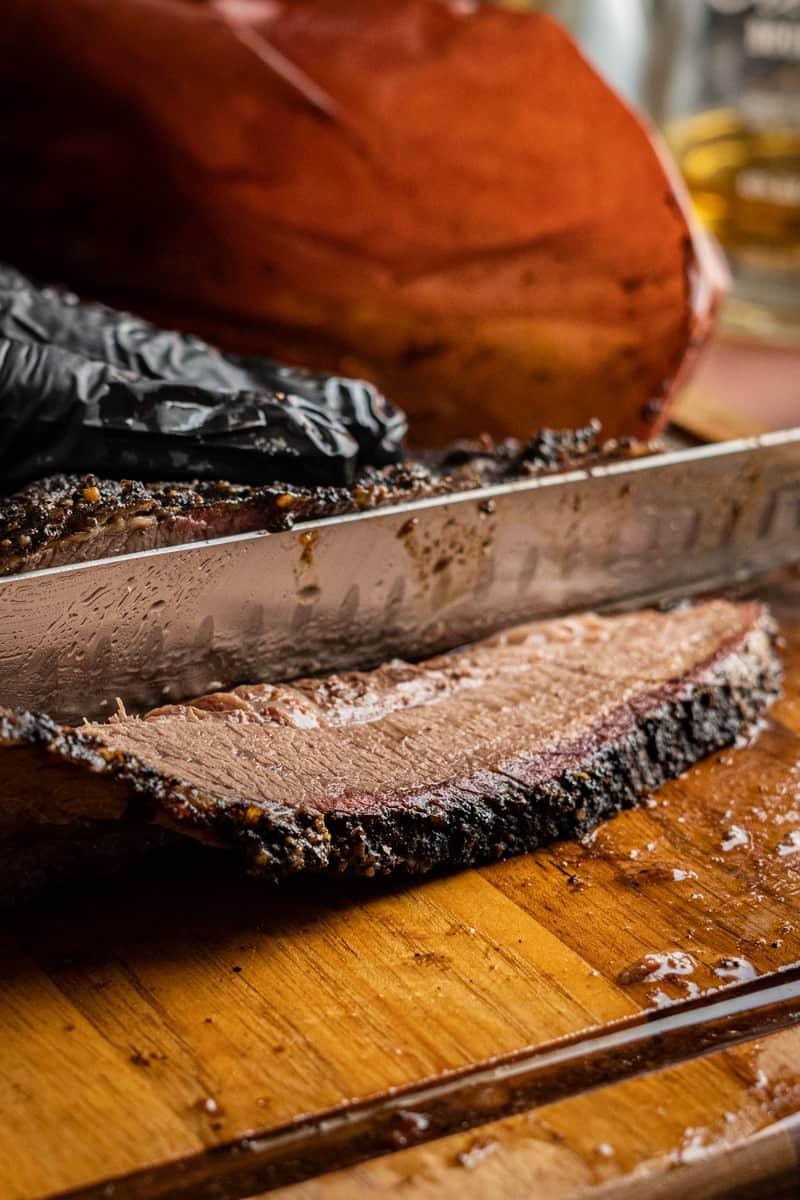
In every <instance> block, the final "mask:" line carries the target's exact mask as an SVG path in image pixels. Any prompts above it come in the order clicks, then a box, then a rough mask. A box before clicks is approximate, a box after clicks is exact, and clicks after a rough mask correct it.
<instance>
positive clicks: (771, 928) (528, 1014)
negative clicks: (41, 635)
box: [0, 575, 800, 1200]
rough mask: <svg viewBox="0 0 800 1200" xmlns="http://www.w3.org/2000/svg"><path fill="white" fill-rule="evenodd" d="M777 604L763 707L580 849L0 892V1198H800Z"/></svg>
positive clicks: (792, 602) (797, 922) (792, 857)
mask: <svg viewBox="0 0 800 1200" xmlns="http://www.w3.org/2000/svg"><path fill="white" fill-rule="evenodd" d="M758 594H761V595H763V596H764V598H766V599H768V600H769V601H770V602H771V603H772V604H773V606H774V609H775V611H776V613H777V615H778V616H779V618H780V620H781V624H782V627H783V631H784V635H785V637H786V652H785V661H786V668H787V676H786V689H785V695H784V698H783V699H782V700H781V701H780V702H779V703H778V704H777V705H776V707H775V708H774V709H773V712H772V714H771V716H770V719H769V721H768V723H767V724H766V725H765V727H764V729H763V730H762V731H761V732H760V734H759V735H758V737H757V738H756V740H755V741H754V743H753V744H752V745H750V746H747V747H742V748H739V749H734V750H731V751H729V752H725V753H723V754H719V755H716V756H714V757H713V758H712V759H710V760H708V761H707V762H705V763H703V764H701V765H700V766H698V767H696V768H694V769H693V770H691V771H690V772H689V773H688V774H687V775H686V776H685V777H683V778H682V779H680V780H677V781H675V782H674V783H671V784H669V785H667V786H666V787H665V788H663V789H662V790H661V791H660V792H659V793H658V795H657V797H656V798H655V799H654V801H653V803H652V806H651V807H649V808H645V809H642V810H639V811H636V812H630V813H625V814H623V815H622V816H620V817H618V818H617V819H615V820H614V821H612V822H609V823H608V824H606V825H605V826H603V827H602V828H601V829H600V830H599V831H598V832H597V833H596V835H595V836H594V837H593V838H592V839H590V840H589V841H588V842H587V843H586V844H584V845H581V844H579V843H572V842H570V843H562V844H560V845H556V846H553V847H551V848H549V849H546V850H542V851H539V852H537V853H536V854H532V855H528V856H526V857H523V858H517V859H514V860H511V861H509V862H506V863H500V864H494V865H492V866H489V867H486V868H483V869H481V870H476V871H468V872H463V873H461V874H458V875H453V876H451V877H443V878H434V879H429V880H426V881H423V882H418V883H413V884H403V883H395V884H391V885H387V884H385V883H376V882H374V881H364V882H356V883H352V882H350V883H348V882H345V881H333V882H329V883H321V882H319V881H316V882H314V881H295V882H293V883H291V884H289V885H288V886H285V887H282V888H276V889H268V888H265V887H263V886H259V885H257V884H255V883H252V882H248V881H246V880H241V879H238V878H236V877H235V876H232V875H231V874H229V873H227V871H226V870H225V869H224V868H223V867H220V869H219V871H218V872H217V873H214V874H213V875H210V876H207V877H205V878H203V879H197V878H172V879H164V878H152V879H142V878H140V879H138V880H135V881H130V880H128V881H124V880H120V881H118V882H117V883H115V884H114V885H113V886H112V885H105V886H104V887H103V888H102V889H98V890H97V891H96V892H94V893H92V894H88V895H84V896H82V897H76V898H73V899H71V900H70V901H69V902H68V903H67V902H63V903H61V904H60V905H58V906H54V905H52V904H49V905H42V906H41V907H40V908H38V909H37V910H28V911H26V912H24V913H23V912H20V913H17V914H15V915H13V916H11V917H10V916H8V915H7V914H6V915H5V918H4V921H3V926H2V928H0V1114H2V1120H0V1200H23V1198H24V1200H31V1198H33V1197H37V1198H38V1197H52V1196H56V1195H63V1194H64V1193H68V1194H69V1195H72V1196H80V1197H87V1198H88V1197H92V1198H94V1197H98V1198H99V1197H113V1198H114V1200H156V1198H158V1200H164V1198H167V1197H169V1198H172V1197H180V1198H185V1200H189V1198H191V1200H206V1198H208V1200H211V1198H212V1197H213V1198H214V1200H227V1198H231V1200H232V1198H234V1197H246V1196H255V1195H257V1194H262V1193H263V1192H265V1191H267V1190H271V1194H272V1195H274V1196H279V1197H281V1200H340V1198H341V1200H349V1198H351V1197H352V1198H353V1200H360V1198H361V1197H367V1196H370V1197H372V1196H374V1195H375V1194H379V1195H380V1194H383V1193H389V1194H395V1193H397V1194H399V1195H401V1196H406V1195H409V1196H415V1197H416V1196H419V1197H424V1198H428V1197H430V1198H431V1200H434V1198H436V1200H438V1198H442V1200H444V1198H445V1197H447V1198H449V1197H452V1196H454V1195H458V1197H459V1200H470V1198H471V1197H496V1196H503V1197H523V1196H524V1197H529V1196H546V1197H558V1198H562V1197H564V1198H565V1197H579V1196H581V1197H593V1198H594V1197H600V1196H602V1197H604V1198H605V1197H617V1196H619V1197H620V1198H622V1197H627V1196H628V1195H630V1196H634V1195H636V1196H639V1195H642V1194H646V1195H648V1196H659V1197H660V1196H663V1197H672V1196H681V1197H683V1196H686V1195H692V1196H695V1195H696V1196H703V1197H712V1196H713V1197H716V1196H723V1195H725V1196H733V1195H736V1196H742V1197H743V1196H745V1195H746V1196H763V1197H765V1198H766V1197H770V1198H772V1197H779V1196H784V1195H785V1196H795V1195H797V1194H798V1186H800V1185H799V1184H798V1179H800V1175H798V1172H799V1171H800V1166H799V1165H798V1164H800V1028H796V1027H795V1026H796V1025H797V1024H798V1023H800V579H798V578H793V577H791V576H788V575H787V576H783V577H781V578H779V579H778V580H774V581H772V582H771V583H770V584H769V585H766V584H765V585H764V587H763V588H760V589H758ZM643 1181H646V1182H647V1190H646V1191H645V1192H642V1190H641V1189H642V1186H643Z"/></svg>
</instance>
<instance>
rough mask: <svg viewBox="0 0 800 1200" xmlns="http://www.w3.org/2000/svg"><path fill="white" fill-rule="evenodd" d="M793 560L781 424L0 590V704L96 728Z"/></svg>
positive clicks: (50, 573) (25, 580)
mask: <svg viewBox="0 0 800 1200" xmlns="http://www.w3.org/2000/svg"><path fill="white" fill-rule="evenodd" d="M799 559H800V429H795V430H791V431H788V432H785V433H776V434H770V435H766V436H764V437H761V438H754V439H747V440H746V441H739V442H729V443H723V444H721V445H715V446H709V447H700V448H698V449H692V450H684V451H677V452H674V453H668V454H663V455H659V456H656V457H652V458H644V459H639V460H634V461H631V462H620V463H616V464H612V465H609V466H604V467H599V468H596V469H594V470H592V471H588V472H587V471H573V472H570V473H569V474H564V475H559V476H550V477H546V478H540V479H532V480H527V481H523V482H519V483H514V484H506V485H502V486H498V487H491V488H485V489H481V490H480V491H474V492H469V493H464V494H461V495H458V496H453V497H449V498H446V497H445V498H437V499H432V500H426V501H422V502H416V503H413V504H407V505H402V506H397V507H394V508H387V509H383V510H378V511H375V512H370V513H365V514H361V515H356V516H347V517H338V518H331V519H329V520H324V521H316V522H312V523H309V524H306V525H303V526H298V527H297V528H296V529H294V530H292V531H291V532H288V533H278V534H244V535H240V536H236V537H228V538H220V539H217V540H215V541H208V542H202V543H198V544H195V545H191V546H184V547H177V548H174V549H170V550H155V551H146V552H144V553H141V554H133V555H126V556H124V557H120V558H115V559H105V560H102V561H99V562H94V563H85V564H76V565H75V566H71V567H58V568H53V569H51V570H44V571H38V572H31V573H29V574H27V575H18V576H13V577H10V578H7V579H3V580H0V703H3V704H6V705H22V706H24V707H26V708H31V709H37V710H42V711H45V712H49V713H51V714H52V715H53V716H56V717H58V718H59V719H61V720H65V721H78V720H80V719H81V718H82V717H84V716H86V717H92V718H94V717H102V716H103V715H107V714H109V713H110V712H111V711H113V707H114V701H115V698H116V697H118V696H119V697H121V698H122V699H123V700H124V701H125V703H126V705H127V706H128V707H129V708H131V709H134V710H135V709H137V708H138V709H141V708H144V707H150V706H153V705H156V704H159V703H163V702H165V701H167V700H175V699H178V698H181V697H186V696H189V695H197V694H199V693H201V692H204V691H208V690H210V689H214V688H218V687H221V686H229V685H231V684H234V683H238V682H242V681H251V682H252V681H256V680H270V679H278V678H290V677H292V676H296V675H298V674H305V673H310V672H314V671H319V670H323V669H331V668H344V667H353V666H368V665H371V664H374V663H376V662H378V661H380V660H381V659H385V658H387V657H391V656H393V655H403V656H408V657H414V656H419V655H422V654H427V653H431V652H434V651H437V650H443V649H447V648H449V647H452V646H455V645H458V644H459V643H461V642H464V641H468V640H470V639H473V638H476V637H480V636H482V635H485V634H487V633H490V632H492V631H493V630H496V629H498V628H502V627H503V626H506V625H510V624H513V623H514V622H517V621H523V620H529V619H531V618H536V617H542V616H546V615H550V614H556V613H563V612H567V611H574V610H579V609H583V608H590V607H591V608H605V607H609V606H620V605H624V604H631V603H644V602H647V601H651V600H654V599H665V598H666V599H668V598H674V597H677V596H680V595H686V594H689V593H691V592H694V591H698V590H705V589H707V588H714V587H717V586H722V585H727V584H731V583H734V582H736V581H738V580H743V579H746V578H748V577H750V576H752V575H754V574H757V573H759V572H762V571H765V570H768V569H770V568H772V567H777V566H781V565H783V564H786V563H790V562H794V561H796V560H799Z"/></svg>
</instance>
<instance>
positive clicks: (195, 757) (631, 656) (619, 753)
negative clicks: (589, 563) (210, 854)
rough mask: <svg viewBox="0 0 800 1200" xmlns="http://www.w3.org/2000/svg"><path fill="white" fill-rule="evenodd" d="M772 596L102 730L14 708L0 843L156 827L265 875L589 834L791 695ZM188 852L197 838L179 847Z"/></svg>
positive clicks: (243, 694)
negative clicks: (785, 685)
mask: <svg viewBox="0 0 800 1200" xmlns="http://www.w3.org/2000/svg"><path fill="white" fill-rule="evenodd" d="M779 680H780V667H779V663H778V659H777V657H776V654H775V650H774V627H773V625H772V622H771V620H770V618H769V616H768V614H767V612H766V610H765V609H764V608H763V607H762V606H761V605H759V604H755V603H748V604H733V603H728V602H725V601H713V602H708V603H704V604H700V605H698V606H696V607H694V608H686V609H680V610H675V611H672V612H669V613H664V614H662V613H657V612H654V611H643V612H639V613H634V614H630V615H623V616H618V617H611V618H600V617H597V616H593V615H588V616H581V617H575V618H569V619H561V620H556V621H550V622H543V623H537V624H531V625H525V626H521V627H519V628H517V629H514V630H511V631H509V632H506V633H503V634H501V635H498V636H496V637H494V638H491V639H488V640H486V641H484V642H479V643H477V644H475V645H473V646H470V647H467V648H466V649H463V650H460V651H457V652H455V653H452V654H449V655H441V656H439V657H436V658H433V659H430V660H428V661H427V662H424V663H421V664H419V665H410V664H408V663H404V662H397V661H395V662H391V663H387V664H386V665H384V666H382V667H379V668H378V669H377V670H375V671H370V672H365V673H361V672H352V673H349V674H343V675H338V676H337V675H333V676H327V677H323V678H316V679H304V680H299V681H296V682H294V683H292V684H281V685H257V686H255V685H254V686H248V687H240V688H236V689H235V690H233V691H231V692H224V693H217V694H214V695H210V696H205V697H201V698H200V699H197V700H193V701H191V702H187V703H186V704H182V705H173V706H169V707H166V708H161V709H157V710H154V711H153V712H151V713H149V714H148V715H147V716H146V717H144V718H129V717H127V716H125V714H124V712H120V714H119V715H118V716H117V717H116V718H113V719H112V720H111V721H109V722H108V723H106V724H101V725H85V726H83V727H81V728H79V729H70V728H64V727H59V726H58V725H56V724H55V723H53V722H52V721H50V720H49V719H48V718H46V717H40V716H35V715H31V714H29V713H24V712H10V711H7V710H6V711H3V710H0V747H2V748H0V794H2V796H3V805H2V807H0V846H5V851H6V854H5V858H6V861H7V862H13V860H14V853H15V852H14V847H15V845H17V846H22V845H24V846H25V847H27V855H28V861H30V860H31V850H30V847H31V846H32V845H33V846H34V847H35V844H36V841H37V839H41V844H42V848H43V850H42V852H43V854H46V853H47V846H48V844H49V841H52V838H53V836H54V835H58V836H59V837H60V838H61V840H62V843H63V837H64V831H65V829H68V828H73V829H74V830H75V833H76V837H81V838H83V839H84V841H86V839H87V838H88V839H89V840H91V839H92V838H94V839H96V840H97V841H102V832H103V830H108V831H109V832H111V833H112V834H113V835H115V836H116V835H118V833H119V830H120V829H121V828H127V829H129V830H131V831H137V830H138V831H141V830H142V829H148V828H149V829H153V827H155V828H156V829H159V830H165V831H168V832H169V833H170V834H171V835H173V836H174V835H176V834H177V835H186V837H188V838H190V839H197V840H199V841H201V842H205V843H208V844H211V845H214V846H220V847H226V848H229V849H232V850H237V851H239V852H240V853H241V854H242V855H243V856H244V858H245V859H246V862H247V865H248V867H249V869H250V870H252V871H254V872H256V873H261V874H263V875H265V876H267V877H271V878H279V877H281V876H283V875H286V874H287V873H289V872H294V871H300V870H312V871H324V870H333V871H349V872H355V873H359V874H366V875H374V874H384V873H388V872H392V871H406V872H415V873H419V872H425V871H428V870H430V869H431V868H433V867H436V866H463V865H467V864H471V863H477V862H482V861H487V860H490V859H496V858H500V857H503V856H505V855H508V854H514V853H519V852H521V851H524V850H529V849H531V848H533V847H536V846H539V845H541V844H543V843H546V842H550V841H552V840H553V839H556V838H563V837H571V836H575V835H580V834H583V833H585V832H586V831H587V830H589V829H591V828H592V826H593V825H595V824H596V823H597V822H598V821H600V820H602V819H603V818H605V817H608V816H610V815H612V814H613V813H615V812H617V811H618V810H619V809H621V808H625V807H628V806H631V805H634V804H636V803H637V802H639V801H640V800H641V799H642V798H643V797H644V796H646V795H647V794H648V793H649V792H650V791H651V790H652V789H653V788H656V787H658V785H659V784H661V783H662V782H663V781H664V780H666V779H668V778H670V777H672V776H675V775H678V774H679V773H680V772H681V771H683V770H684V769H685V768H686V767H687V766H689V765H690V764H692V763H693V762H695V761H696V760H698V759H699V758H702V757H703V756H704V755H705V754H708V753H709V752H710V751H712V750H714V749H716V748H718V747H721V746H725V745H729V744H730V743H732V742H734V741H735V740H736V739H737V738H738V737H739V735H740V734H741V733H742V731H743V729H745V728H746V727H747V725H748V724H749V723H751V722H753V721H754V720H756V719H757V718H758V717H759V715H760V714H761V713H762V712H763V711H764V709H765V708H766V707H767V705H768V704H769V703H770V701H771V700H772V699H773V698H774V696H775V695H776V694H777V692H778V687H779ZM179 840H180V839H179Z"/></svg>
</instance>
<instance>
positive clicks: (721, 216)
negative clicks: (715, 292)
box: [540, 0, 800, 342]
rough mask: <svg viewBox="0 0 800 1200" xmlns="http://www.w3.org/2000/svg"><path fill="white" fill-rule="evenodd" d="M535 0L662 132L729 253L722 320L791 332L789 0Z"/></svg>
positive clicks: (797, 28)
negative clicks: (729, 284) (541, 0)
mask: <svg viewBox="0 0 800 1200" xmlns="http://www.w3.org/2000/svg"><path fill="white" fill-rule="evenodd" d="M540 7H544V8H547V9H549V11H551V12H552V13H553V15H554V16H556V17H558V18H560V19H561V20H562V21H563V22H564V23H565V24H566V25H568V26H569V27H570V28H571V29H572V31H573V32H574V33H575V34H576V36H577V37H578V39H579V41H581V42H582V44H583V46H584V49H585V50H586V52H587V53H588V55H589V57H590V58H592V59H594V61H595V63H596V64H597V65H598V67H599V68H600V69H601V71H602V72H603V73H604V74H605V75H606V76H607V77H608V78H609V79H610V81H611V82H612V83H614V84H615V85H616V86H617V88H618V90H620V91H622V92H623V94H625V95H626V96H627V97H628V98H629V99H631V100H633V101H634V103H637V104H638V105H639V106H640V107H641V108H643V109H644V111H645V112H646V113H648V114H649V115H650V117H651V118H652V119H653V120H654V121H655V122H656V123H657V124H658V125H659V126H660V127H661V128H662V130H663V131H664V134H665V136H666V140H667V143H668V145H669V146H670V148H671V150H672V152H673V154H674V156H675V158H676V159H677V161H678V164H679V166H680V168H681V170H682V172H683V174H684V177H685V179H686V182H687V184H688V187H689V191H690V193H691V195H692V198H693V200H694V204H695V207H696V209H697V212H698V214H699V215H700V217H701V219H702V220H703V221H704V222H705V224H706V225H707V226H708V227H709V228H710V229H711V230H712V232H713V233H714V234H716V236H717V237H718V239H719V240H720V242H721V243H722V245H723V247H724V249H725V251H726V253H727V255H728V258H729V261H730V266H731V272H732V275H733V281H734V288H733V294H732V295H731V297H730V299H729V301H728V303H727V305H726V307H725V311H724V314H723V318H724V323H725V324H726V325H727V326H728V327H729V328H733V329H736V330H738V331H743V332H748V333H752V334H757V335H759V336H768V337H773V338H776V339H778V340H782V341H791V342H800V0H561V2H559V0H552V2H551V3H549V4H547V3H545V4H543V5H541V6H540ZM614 28H616V33H614ZM612 35H613V36H612Z"/></svg>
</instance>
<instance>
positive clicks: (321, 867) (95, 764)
mask: <svg viewBox="0 0 800 1200" xmlns="http://www.w3.org/2000/svg"><path fill="white" fill-rule="evenodd" d="M776 640H777V638H776V633H775V629H774V626H773V624H772V622H771V620H770V618H769V617H768V616H767V615H766V614H765V613H764V612H763V611H762V613H761V615H760V616H759V617H758V618H757V620H756V621H755V623H754V624H752V625H751V626H750V627H749V628H748V629H747V630H746V631H745V633H744V634H743V635H741V636H739V637H738V638H735V639H732V640H731V642H729V644H727V645H726V646H725V648H724V651H723V652H721V653H719V654H717V655H716V656H715V657H714V658H713V659H712V660H710V662H709V663H707V664H705V665H704V666H703V667H702V668H701V669H698V671H697V672H695V673H694V675H693V676H691V677H689V679H688V680H686V681H685V682H684V683H683V684H682V685H680V686H672V685H670V686H668V687H666V688H659V689H655V690H654V691H653V692H652V693H651V694H650V697H649V700H648V698H647V697H643V698H642V700H641V701H640V702H638V703H637V704H636V705H635V706H633V707H630V708H628V709H626V710H624V712H623V713H622V715H623V718H624V719H623V720H622V721H619V720H613V721H612V722H610V723H609V724H608V725H607V726H605V727H604V729H602V730H596V731H594V733H593V735H591V736H590V737H589V738H588V739H587V740H585V741H584V743H583V747H584V748H583V750H580V751H579V752H578V753H576V752H575V749H574V748H573V747H564V751H563V754H564V761H565V763H567V764H568V765H567V766H565V768H564V770H562V771H560V772H558V773H556V774H552V773H550V774H549V775H546V776H542V777H540V779H539V780H538V781H536V782H534V783H526V782H524V781H523V780H524V775H525V767H526V765H527V766H529V765H530V764H526V763H525V762H524V761H522V762H521V763H520V767H521V770H520V771H519V776H518V775H517V774H516V773H515V774H506V773H504V772H502V771H500V770H488V769H487V770H484V771H481V772H478V773H477V774H474V775H472V776H471V777H468V778H463V779H455V780H448V781H447V782H445V783H441V784H438V785H432V786H431V787H430V788H429V789H427V790H426V791H420V792H416V793H414V794H409V795H407V796H403V797H399V798H398V797H391V798H389V797H383V802H381V798H380V797H377V798H376V797H370V798H368V799H369V801H370V802H369V803H365V804H364V805H363V808H362V809H360V810H359V811H358V812H355V813H353V812H346V811H332V812H329V813H325V814H323V813H320V812H313V811H310V810H307V809H299V808H290V807H289V806H283V805H280V804H271V805H270V806H269V808H268V809H265V808H262V807H261V806H255V805H252V804H250V803H247V802H245V801H244V800H242V801H235V800H234V801H226V803H225V804H221V803H219V802H218V801H215V799H214V798H213V796H206V795H203V794H202V793H201V792H200V791H199V790H198V789H196V788H194V787H191V786H189V785H187V784H185V783H182V782H181V781H180V780H179V779H175V778H167V777H165V776H163V775H162V774H161V773H159V772H158V771H156V770H154V769H152V768H150V767H147V766H146V765H144V764H142V763H141V762H139V761H138V760H137V759H135V758H133V757H131V756H129V755H127V754H124V753H121V752H119V751H114V750H113V749H110V748H109V747H107V746H106V745H104V744H103V742H102V741H101V740H100V739H98V738H97V737H93V736H88V735H86V734H84V733H82V732H81V731H80V730H70V729H62V728H61V727H59V726H58V725H56V724H55V723H54V722H53V721H51V720H50V719H49V718H47V717H41V716H37V715H34V714H30V713H27V712H17V713H10V712H6V713H0V745H3V744H5V745H6V746H9V745H19V744H23V743H24V744H29V745H30V744H33V745H35V746H37V747H38V748H39V749H40V751H41V753H42V754H43V755H47V756H54V757H55V758H57V759H60V760H61V761H62V762H63V763H64V764H65V765H70V766H74V767H76V768H78V769H83V770H88V771H91V772H96V773H102V774H105V775H106V776H107V777H108V779H109V782H110V783H116V784H121V785H123V787H124V790H125V793H126V795H127V798H128V800H127V809H126V816H125V819H126V821H127V822H129V823H132V824H145V823H147V822H151V821H156V822H157V823H158V825H160V826H162V827H164V828H166V829H167V830H169V831H172V832H175V833H183V834H186V835H189V836H190V837H192V838H195V839H197V840H199V841H202V842H206V843H208V844H211V845H215V846H219V847H225V848H228V849H229V850H232V851H234V852H235V853H236V854H238V855H239V856H240V857H241V858H242V859H243V860H244V861H245V863H246V866H247V869H248V870H249V871H250V872H251V873H253V874H255V875H258V876H260V877H264V878H268V879H273V880H277V879H280V878H282V877H285V876H287V875H290V874H294V873H295V872H298V871H317V872H318V871H332V872H346V873H348V874H354V875H366V876H373V875H386V874H390V873H393V872H401V873H407V874H424V873H426V872H429V871H431V870H433V869H435V868H454V867H464V866H471V865H476V864H479V863H484V862H490V861H492V860H496V859H499V858H505V857H507V856H509V855H513V854H519V853H522V852H524V851H527V850H532V849H535V848H536V847H538V846H541V845H543V844H546V843H549V842H552V841H554V840H557V839H560V838H569V837H577V836H582V835H583V834H585V833H587V832H588V831H589V830H591V829H592V828H593V827H594V826H595V825H597V824H598V823H599V822H600V821H602V820H605V819H607V818H608V817H610V816H612V815H614V814H615V813H617V812H619V811H621V810H623V809H625V808H630V807H633V806H635V805H636V804H637V803H640V802H641V801H642V800H643V799H644V798H645V797H646V796H647V795H649V794H650V793H651V792H652V791H653V790H654V789H655V788H657V787H659V786H660V785H661V784H662V783H664V782H666V780H668V779H671V778H674V777H676V776H677V775H680V774H681V773H682V772H683V771H684V770H686V769H687V767H689V766H691V765H692V764H693V763H695V762H697V761H698V760H699V759H701V758H703V757H705V756H706V755H708V754H710V753H711V752H712V751H714V750H718V749H721V748H723V747H725V746H729V745H731V744H732V743H734V742H735V741H736V740H737V739H738V738H740V737H741V735H742V734H743V732H745V731H746V730H747V729H748V727H749V726H751V725H752V723H753V722H755V721H756V720H757V719H758V717H759V716H760V715H761V713H763V711H764V710H765V708H766V707H767V706H768V705H769V704H770V702H771V701H772V700H773V699H774V698H775V697H776V696H777V694H778V692H779V688H780V678H781V672H780V664H779V660H778V658H777V656H776V654H775V643H776ZM609 729H615V730H616V732H615V733H613V734H609V733H608V730H609ZM398 799H400V800H401V803H400V804H398V803H397V800H398ZM390 800H391V801H392V802H391V803H390V802H389V801H390Z"/></svg>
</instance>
